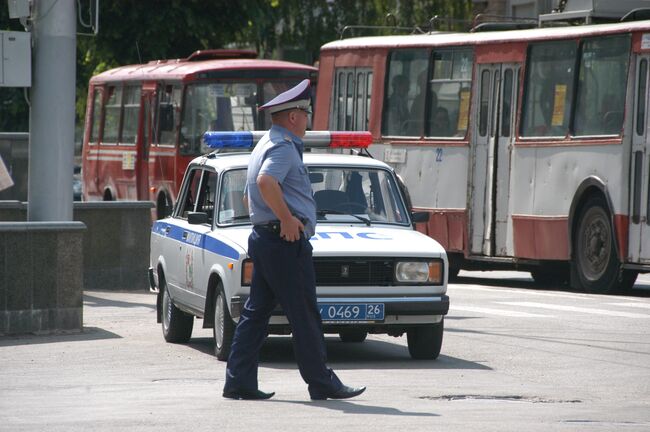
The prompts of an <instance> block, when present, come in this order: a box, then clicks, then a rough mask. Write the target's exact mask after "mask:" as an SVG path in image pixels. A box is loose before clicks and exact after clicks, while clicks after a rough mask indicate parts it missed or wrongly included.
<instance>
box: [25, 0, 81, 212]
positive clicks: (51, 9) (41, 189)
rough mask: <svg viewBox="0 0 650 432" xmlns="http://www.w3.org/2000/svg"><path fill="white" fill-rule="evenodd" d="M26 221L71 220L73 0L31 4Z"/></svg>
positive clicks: (38, 1)
mask: <svg viewBox="0 0 650 432" xmlns="http://www.w3.org/2000/svg"><path fill="white" fill-rule="evenodd" d="M32 23H33V27H32V37H33V43H34V50H33V52H34V57H33V75H32V77H33V81H32V91H31V110H30V113H29V123H30V142H29V178H28V182H29V184H28V189H27V194H28V195H27V198H28V204H27V220H28V221H71V220H72V174H73V163H74V123H75V70H76V45H77V39H76V37H77V35H76V32H77V14H76V10H75V1H74V0H35V1H34V6H33V10H32Z"/></svg>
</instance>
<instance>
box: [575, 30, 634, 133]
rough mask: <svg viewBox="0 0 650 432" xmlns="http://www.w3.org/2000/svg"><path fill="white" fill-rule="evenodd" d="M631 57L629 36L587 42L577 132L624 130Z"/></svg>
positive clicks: (579, 95) (581, 76)
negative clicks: (628, 68)
mask: <svg viewBox="0 0 650 432" xmlns="http://www.w3.org/2000/svg"><path fill="white" fill-rule="evenodd" d="M629 56H630V38H629V36H628V35H621V36H607V37H600V38H594V39H590V40H589V39H587V40H585V41H583V43H582V54H581V56H580V73H579V75H578V96H577V106H576V117H575V127H574V134H575V135H606V134H619V133H620V132H621V129H622V127H623V110H624V108H625V87H626V84H627V66H628V63H629Z"/></svg>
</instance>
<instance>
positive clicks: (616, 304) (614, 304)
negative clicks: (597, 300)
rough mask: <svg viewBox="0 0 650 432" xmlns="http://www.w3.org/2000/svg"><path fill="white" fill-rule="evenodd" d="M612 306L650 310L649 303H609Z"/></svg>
mask: <svg viewBox="0 0 650 432" xmlns="http://www.w3.org/2000/svg"><path fill="white" fill-rule="evenodd" d="M609 304H610V305H612V306H625V307H635V308H643V309H650V303H632V302H631V303H609Z"/></svg>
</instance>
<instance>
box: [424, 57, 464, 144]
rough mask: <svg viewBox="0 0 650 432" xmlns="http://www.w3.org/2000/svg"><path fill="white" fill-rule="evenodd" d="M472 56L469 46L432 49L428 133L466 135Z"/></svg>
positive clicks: (442, 135)
mask: <svg viewBox="0 0 650 432" xmlns="http://www.w3.org/2000/svg"><path fill="white" fill-rule="evenodd" d="M472 57H473V56H472V51H471V50H468V49H464V50H445V51H438V52H434V53H433V79H432V80H431V82H430V84H431V85H430V88H429V94H430V97H429V113H430V114H429V117H428V121H427V124H426V126H427V127H426V135H427V136H433V137H453V136H463V137H464V136H465V133H466V132H467V125H468V123H469V122H468V120H469V95H470V88H471V86H472V82H471V79H472Z"/></svg>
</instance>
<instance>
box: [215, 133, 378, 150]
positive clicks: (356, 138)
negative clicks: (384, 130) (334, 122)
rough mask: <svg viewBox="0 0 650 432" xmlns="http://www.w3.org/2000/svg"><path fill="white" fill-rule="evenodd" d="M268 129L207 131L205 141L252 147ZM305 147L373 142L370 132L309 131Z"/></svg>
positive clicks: (225, 146) (358, 145) (356, 145)
mask: <svg viewBox="0 0 650 432" xmlns="http://www.w3.org/2000/svg"><path fill="white" fill-rule="evenodd" d="M265 133H266V131H238V132H217V131H207V132H206V133H204V134H203V142H204V143H205V145H206V146H207V147H208V148H211V149H252V148H253V147H254V146H255V144H257V142H258V141H259V140H260V139H262V137H263V136H264V134H265ZM303 142H304V143H305V147H307V148H309V147H311V148H314V147H320V148H328V147H329V148H367V147H368V146H369V145H370V144H371V143H372V135H371V134H370V132H349V131H345V132H343V131H341V132H338V131H333V132H329V131H307V132H306V133H305V136H304V137H303Z"/></svg>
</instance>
